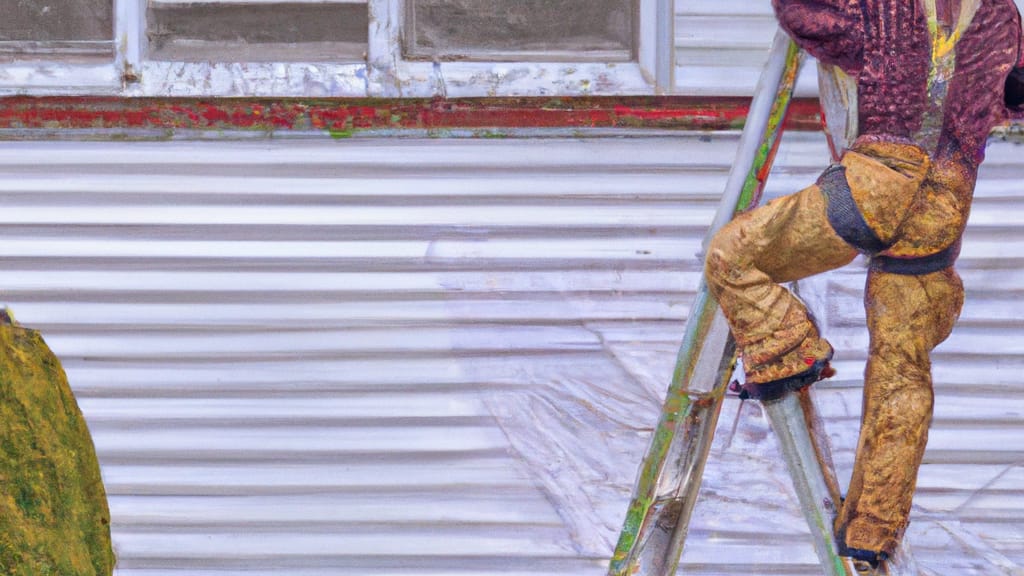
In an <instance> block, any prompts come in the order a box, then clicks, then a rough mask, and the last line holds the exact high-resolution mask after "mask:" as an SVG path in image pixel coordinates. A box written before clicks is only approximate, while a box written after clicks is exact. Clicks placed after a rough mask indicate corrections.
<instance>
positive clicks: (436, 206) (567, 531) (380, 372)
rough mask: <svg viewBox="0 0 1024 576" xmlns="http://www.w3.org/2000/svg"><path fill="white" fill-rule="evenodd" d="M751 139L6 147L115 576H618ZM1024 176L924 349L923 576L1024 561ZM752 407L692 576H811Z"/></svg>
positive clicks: (802, 154)
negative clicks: (90, 444) (697, 294)
mask: <svg viewBox="0 0 1024 576" xmlns="http://www.w3.org/2000/svg"><path fill="white" fill-rule="evenodd" d="M733 4H735V6H734V8H736V6H739V3H733ZM735 142H736V135H735V134H715V135H707V134H700V135H696V134H693V135H690V134H680V135H677V136H672V137H653V136H652V137H635V136H634V137H630V138H593V139H584V140H562V139H510V140H502V141H493V140H484V141H481V140H404V139H403V140H375V139H354V140H346V141H329V142H328V141H321V140H316V141H305V140H295V141H287V142H272V141H262V142H167V143H72V142H64V143H14V142H8V143H3V144H0V202H2V205H3V207H4V209H3V210H2V211H0V224H2V226H0V264H2V266H3V270H4V274H3V275H2V276H0V301H2V302H3V303H5V304H7V305H9V306H11V307H12V309H13V310H14V312H15V314H16V315H17V316H18V318H19V319H20V320H21V321H22V322H23V323H25V324H27V325H30V326H33V327H35V328H38V329H39V330H41V331H42V333H43V335H44V336H45V337H46V339H47V341H48V342H49V343H50V344H51V346H52V347H53V348H54V349H55V351H56V352H57V353H58V355H59V356H60V357H61V359H62V361H63V363H64V366H65V368H66V369H67V371H68V375H69V378H70V380H71V383H72V386H73V387H74V389H75V391H76V394H77V395H78V398H79V401H80V404H81V406H82V408H83V410H84V412H85V413H86V416H87V418H88V420H89V423H90V426H91V428H92V430H93V434H94V439H95V442H96V445H97V450H98V453H99V455H100V460H101V464H102V466H103V472H104V478H105V480H106V483H107V487H108V490H109V493H110V502H111V508H112V513H113V524H112V526H113V534H114V541H115V545H116V548H117V552H118V554H119V558H120V564H119V571H118V573H119V576H177V575H184V574H188V575H190V576H192V575H199V576H213V575H214V574H216V575H217V576H234V575H240V574H242V573H245V574H268V575H270V574H273V575H275V576H276V575H285V574H287V575H288V576H314V575H315V576H326V575H328V574H329V575H342V576H344V575H346V574H353V575H354V574H381V575H399V574H401V575H404V576H427V575H429V576H439V575H453V576H454V575H461V576H464V575H465V574H474V575H480V576H487V575H498V574H501V575H503V576H510V575H516V576H528V575H532V576H537V575H552V576H554V575H570V576H572V575H577V574H578V575H581V576H582V575H584V574H598V573H602V571H603V566H604V565H605V563H606V559H607V557H608V555H609V554H610V552H611V546H612V544H613V541H614V539H615V537H616V535H617V531H618V529H619V525H620V523H621V521H622V517H623V514H624V512H625V506H626V503H627V500H628V497H629V492H630V490H631V489H632V484H633V480H634V477H635V472H636V468H637V466H638V464H639V461H640V457H641V455H642V453H643V450H644V449H645V444H646V441H647V440H646V438H647V436H646V434H647V432H648V431H649V429H650V426H651V425H652V424H653V422H654V420H655V418H656V416H657V412H658V409H659V405H660V399H661V395H662V394H663V393H664V389H665V386H666V384H667V382H668V377H669V374H670V371H671V365H672V362H673V359H674V355H675V351H676V348H677V346H678V342H679V339H680V338H681V335H682V327H683V323H684V321H685V315H686V312H687V310H688V307H689V303H690V300H691V298H692V295H693V292H694V290H695V289H696V286H697V283H698V279H699V270H700V266H699V264H698V261H697V259H696V257H695V254H696V253H697V252H699V250H700V238H701V236H702V234H703V231H704V228H705V227H706V225H707V223H708V222H709V221H710V219H711V214H712V213H713V210H714V207H715V204H716V202H717V196H718V194H719V192H720V190H721V188H722V186H723V184H724V181H725V177H726V174H727V170H728V162H729V161H730V160H731V159H732V157H733V147H734V146H735ZM1019 151H1020V148H1019V147H1018V146H1014V145H1012V144H1007V143H998V144H994V145H993V146H991V147H990V150H989V162H988V164H986V167H985V170H984V171H983V175H982V178H981V180H980V182H979V185H978V201H977V203H976V206H975V210H974V212H973V214H972V221H971V227H970V230H969V233H968V238H967V242H966V244H965V247H964V256H963V258H962V260H961V266H960V267H961V270H962V273H963V275H964V278H965V282H966V284H967V286H968V292H969V293H968V304H967V306H966V307H965V310H964V315H963V319H962V321H961V325H960V327H959V328H958V330H957V331H956V332H954V336H953V337H952V338H951V339H950V341H949V342H948V343H947V344H945V345H943V347H942V348H941V349H940V350H939V351H938V353H937V354H936V366H935V373H936V388H937V390H938V395H939V400H938V405H937V407H936V423H935V427H934V430H933V433H932V443H931V447H930V449H929V453H928V455H927V456H926V464H925V466H924V469H923V471H922V478H921V488H920V490H919V496H918V500H917V507H916V508H915V512H914V513H915V522H914V524H913V526H912V530H911V534H910V539H911V542H912V544H914V545H915V549H916V550H917V551H918V554H919V557H921V559H922V560H923V561H924V564H925V565H926V567H928V568H929V569H931V570H932V571H933V572H934V573H935V574H951V573H955V574H999V573H1011V572H1008V571H1007V570H1010V568H1006V569H1005V570H1004V569H1003V568H1000V566H1004V565H1005V566H1011V567H1012V566H1018V567H1019V566H1020V565H1021V564H1024V547H1021V546H1020V544H1019V542H1020V537H1021V535H1020V533H1019V525H1018V524H1016V523H1015V519H1016V518H1018V517H1019V512H1020V510H1021V509H1022V508H1024V498H1022V490H1024V475H1022V472H1021V468H1019V467H1018V464H1017V463H1019V462H1020V461H1021V460H1022V459H1024V445H1022V443H1021V441H1020V434H1019V432H1020V431H1019V430H1018V428H1020V426H1021V425H1020V416H1021V414H1022V413H1024V394H1022V393H1021V392H1020V391H1021V390H1022V389H1024V388H1022V387H1021V382H1022V376H1021V373H1022V371H1021V370H1020V369H1019V368H1020V366H1022V365H1024V348H1021V346H1020V345H1019V344H1018V343H1019V342H1020V339H1019V335H1020V333H1022V331H1024V315H1021V314H1018V313H1016V312H1015V311H1014V306H1013V302H1014V298H1015V297H1016V295H1017V294H1018V293H1019V292H1021V291H1024V272H1022V270H1024V267H1022V266H1024V262H1021V260H1020V258H1019V257H1018V256H1016V253H1017V252H1019V250H1015V248H1014V247H1015V246H1019V245H1021V243H1022V241H1024V237H1021V236H1022V234H1021V233H1020V232H1019V231H1018V229H1019V228H1018V227H1016V226H1015V225H1014V224H1013V223H1014V222H1015V221H1016V220H1018V219H1019V218H1018V216H1019V215H1017V214H1016V212H1017V208H1016V203H1017V202H1019V199H1018V198H1019V196H1020V195H1021V194H1022V193H1024V191H1022V190H1020V188H1019V182H1020V181H1021V179H1022V178H1024V162H1022V161H1021V160H1020V158H1021V156H1020V152H1019ZM778 158H779V159H778V169H777V170H776V172H775V173H774V174H773V176H772V179H771V181H770V184H769V194H778V193H782V192H784V191H792V190H794V189H796V188H798V187H800V186H802V185H804V184H806V183H807V182H809V181H811V180H812V179H813V178H814V177H815V175H816V172H817V171H819V170H820V169H821V167H822V166H824V164H825V163H826V162H827V157H826V149H825V146H824V143H823V141H822V140H821V138H820V136H818V135H808V134H792V135H788V136H787V137H786V141H785V144H784V145H783V148H782V150H781V151H780V153H779V157H778ZM858 266H859V264H857V263H855V264H854V265H852V266H851V267H849V268H848V269H844V270H841V271H839V272H836V273H834V274H831V275H827V276H826V277H823V278H821V279H819V280H816V281H813V282H809V283H807V284H806V285H805V286H804V295H805V296H807V297H808V299H809V300H811V301H812V302H813V303H816V305H817V307H818V308H820V309H821V310H822V315H823V319H824V321H825V322H826V323H827V324H828V326H829V332H830V334H831V335H832V337H833V339H834V341H835V343H836V344H837V348H838V351H837V364H838V366H839V369H840V375H839V377H838V378H837V379H835V380H833V381H829V382H827V383H823V384H822V385H821V386H820V391H821V392H820V394H819V397H820V398H821V403H822V410H823V412H824V413H825V414H826V416H827V417H828V418H829V422H830V426H831V428H830V430H831V431H832V434H833V436H834V439H835V440H836V444H837V445H836V449H837V456H838V463H839V466H840V471H841V474H848V471H849V467H850V461H851V458H852V448H853V442H854V441H855V435H856V426H857V418H858V407H857V405H858V401H857V400H858V394H859V383H858V375H859V373H860V370H861V368H862V364H863V359H864V358H863V357H864V354H863V347H864V336H863V329H862V327H861V326H862V324H861V323H862V314H863V312H862V311H861V309H860V304H859V299H860V297H861V292H860V290H861V288H860V284H861V283H862V276H861V271H860V270H859V269H858ZM737 409H738V403H737V402H735V401H734V400H729V401H728V402H727V403H726V407H725V410H724V413H723V419H722V424H721V426H720V430H719V434H718V439H717V441H716V445H715V449H714V450H713V454H712V460H711V461H710V462H709V465H708V472H707V476H706V481H705V490H704V496H705V498H704V499H703V500H702V502H701V503H700V504H699V505H698V509H697V511H696V513H695V517H694V521H693V525H692V530H691V536H690V541H689V543H688V546H687V549H686V552H685V554H684V558H683V568H684V570H685V573H687V574H706V575H712V574H715V575H723V574H750V573H754V574H768V573H771V574H793V575H797V574H815V573H820V569H819V568H817V567H816V560H815V558H814V554H813V551H812V549H811V547H810V545H809V540H808V537H807V529H806V527H805V526H804V524H803V521H802V519H801V517H800V515H799V513H798V511H797V509H796V504H795V501H794V500H793V499H792V498H791V495H790V491H789V489H788V488H787V486H788V480H787V479H786V476H785V470H784V469H783V468H781V466H780V464H779V462H778V458H777V457H776V456H775V455H774V440H773V438H772V436H771V434H770V432H769V431H768V428H767V424H766V423H765V421H764V419H763V418H762V417H760V415H759V413H758V409H757V406H756V405H755V404H752V403H747V404H746V405H745V406H744V407H743V416H744V418H743V420H742V422H741V424H740V425H739V427H738V428H737V430H736V433H735V434H732V423H733V420H734V417H735V416H736V413H737ZM946 565H949V566H953V567H954V568H955V569H956V571H955V572H949V571H946V570H944V568H945V566H946ZM1005 566H1004V567H1005Z"/></svg>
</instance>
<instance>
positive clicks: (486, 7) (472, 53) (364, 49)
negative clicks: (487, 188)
mask: <svg viewBox="0 0 1024 576" xmlns="http://www.w3.org/2000/svg"><path fill="white" fill-rule="evenodd" d="M0 3H2V4H3V5H5V14H13V17H7V18H6V19H5V20H4V21H3V22H2V23H0V94H12V93H28V94H59V93H64V94H122V95H129V96H268V97H274V96H277V97H285V96H312V97H321V96H355V97H359V96H369V97H401V96H404V97H417V96H470V97H471V96H521V95H579V94H653V93H656V92H659V91H665V90H667V89H668V87H670V86H671V85H672V78H671V76H672V73H673V66H672V60H673V58H674V51H673V47H672V41H673V38H672V26H673V17H672V4H673V2H672V0H517V1H516V2H508V1H506V0H0Z"/></svg>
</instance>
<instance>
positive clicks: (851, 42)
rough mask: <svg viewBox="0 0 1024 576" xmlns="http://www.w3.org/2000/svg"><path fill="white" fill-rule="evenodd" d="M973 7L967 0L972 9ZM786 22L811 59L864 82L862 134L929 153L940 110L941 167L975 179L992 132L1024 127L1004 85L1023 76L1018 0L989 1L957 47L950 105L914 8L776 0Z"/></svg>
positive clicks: (910, 0)
mask: <svg viewBox="0 0 1024 576" xmlns="http://www.w3.org/2000/svg"><path fill="white" fill-rule="evenodd" d="M963 1H965V2H966V0H963ZM773 4H774V6H775V10H776V14H777V15H778V18H779V23H780V24H781V25H782V27H783V28H784V29H785V30H786V31H787V32H788V33H789V34H790V36H792V37H793V39H794V40H795V41H796V42H797V43H798V44H799V45H800V46H801V47H802V48H804V49H805V50H807V51H808V52H810V53H811V54H812V55H814V56H815V57H817V58H819V59H820V60H822V61H824V62H826V63H829V64H834V65H837V66H839V67H840V68H842V69H843V70H844V71H845V72H846V73H848V74H850V75H851V76H852V77H854V78H855V79H856V80H857V85H858V103H859V107H860V110H859V117H860V123H859V126H860V133H861V135H877V136H882V137H887V138H904V139H907V140H909V141H912V142H915V143H917V144H918V145H922V144H923V142H922V140H923V139H924V138H923V135H922V134H921V132H922V129H927V126H925V124H926V123H925V117H926V116H927V115H928V114H929V113H932V112H933V106H935V105H938V106H940V107H941V109H940V110H939V113H940V114H941V117H942V118H941V125H940V127H941V134H940V135H939V141H938V143H937V148H936V149H935V150H930V149H929V148H930V146H925V145H922V147H923V148H925V150H927V151H928V152H929V153H930V155H931V156H932V159H933V160H938V161H939V162H941V161H942V160H944V159H946V158H951V159H952V158H955V159H956V160H958V161H959V162H961V163H964V164H965V165H966V166H967V167H969V168H970V169H972V170H976V169H977V166H978V164H980V163H981V160H982V158H983V155H984V147H985V140H986V138H987V137H988V134H989V132H990V131H991V129H992V127H993V126H996V125H998V124H1000V123H1002V122H1004V121H1006V120H1007V119H1008V118H1024V109H1014V110H1011V109H1008V108H1007V107H1006V106H1005V104H1004V100H1003V86H1004V84H1005V82H1006V78H1007V76H1008V75H1009V74H1010V71H1011V69H1012V68H1013V67H1014V66H1017V67H1024V39H1022V33H1021V17H1020V14H1019V12H1018V10H1017V7H1016V6H1015V5H1014V2H1013V0H982V1H981V5H980V7H979V8H978V11H977V13H976V14H975V15H974V18H973V20H972V21H971V23H970V26H969V27H968V28H967V29H966V30H965V31H964V33H963V36H962V38H960V39H959V41H958V42H957V43H956V47H955V53H956V54H955V62H956V68H955V73H954V75H953V77H952V79H951V80H950V82H949V85H948V90H947V92H946V94H945V98H944V101H942V102H937V103H935V102H932V101H931V98H930V95H929V91H928V76H929V70H930V68H931V62H932V59H931V56H932V52H931V48H932V38H931V34H930V32H929V27H928V22H927V16H926V10H925V8H924V6H923V4H922V3H921V2H920V1H914V0H773Z"/></svg>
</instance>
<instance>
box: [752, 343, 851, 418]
mask: <svg viewBox="0 0 1024 576" xmlns="http://www.w3.org/2000/svg"><path fill="white" fill-rule="evenodd" d="M832 354H833V350H832V346H831V345H830V344H829V343H828V342H827V341H826V340H824V339H823V338H820V337H819V336H818V331H817V330H816V329H815V330H812V331H811V333H810V334H808V335H807V338H805V339H804V341H803V342H801V343H800V345H799V346H797V347H795V348H793V349H792V350H790V351H789V352H786V353H785V354H783V355H782V356H781V357H780V358H778V359H777V360H775V361H772V362H769V363H767V364H762V365H758V366H751V367H748V368H747V370H746V383H745V384H743V386H742V389H741V390H740V398H741V399H744V400H746V399H747V398H753V399H754V400H761V401H762V402H767V401H771V400H777V399H779V398H781V397H782V396H784V395H785V394H786V393H787V392H789V391H795V390H800V389H801V388H806V387H807V386H810V385H811V384H814V383H815V382H817V381H818V380H824V379H825V378H830V377H832V376H834V375H835V373H836V371H835V370H834V369H833V368H832V365H831V362H830V361H831V360H832Z"/></svg>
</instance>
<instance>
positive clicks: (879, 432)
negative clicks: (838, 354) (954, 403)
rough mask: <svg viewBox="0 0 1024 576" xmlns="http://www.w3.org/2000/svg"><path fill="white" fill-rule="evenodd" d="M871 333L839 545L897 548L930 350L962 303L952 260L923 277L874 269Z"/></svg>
mask: <svg viewBox="0 0 1024 576" xmlns="http://www.w3.org/2000/svg"><path fill="white" fill-rule="evenodd" d="M864 301H865V305H866V308H867V322H868V330H869V332H870V334H871V344H870V350H869V357H868V364H867V369H866V371H865V376H864V413H863V416H862V419H861V429H860V440H859V442H858V446H857V458H856V462H855V463H854V469H853V478H852V479H851V481H850V489H849V492H848V494H847V497H846V501H845V503H844V504H843V509H842V511H841V513H840V516H839V518H838V519H837V521H836V528H837V530H836V532H837V534H839V535H840V538H841V541H840V544H844V545H845V546H847V547H848V548H853V549H857V550H862V551H869V552H886V553H892V551H893V550H894V548H895V547H896V546H897V545H898V544H899V541H900V539H901V537H902V535H903V531H904V529H905V528H906V526H907V518H908V516H909V514H910V503H911V499H912V497H913V494H914V488H915V485H916V483H917V470H918V467H919V466H920V464H921V458H922V456H923V455H924V449H925V444H926V443H927V441H928V425H929V424H930V422H931V417H932V403H933V394H932V382H931V360H930V353H931V351H932V349H933V348H935V346H937V345H939V343H941V342H942V341H943V340H945V339H946V337H948V336H949V333H950V331H951V330H952V329H953V324H954V323H955V322H956V319H957V317H958V316H959V314H960V307H961V305H962V304H963V284H962V283H961V281H960V277H959V276H958V275H957V273H956V272H955V271H954V270H953V268H952V267H950V268H947V269H945V270H942V271H939V272H933V273H931V274H925V275H922V276H906V275H899V274H890V273H886V272H881V271H878V270H872V271H871V272H869V274H868V280H867V292H866V294H865V298H864Z"/></svg>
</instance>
